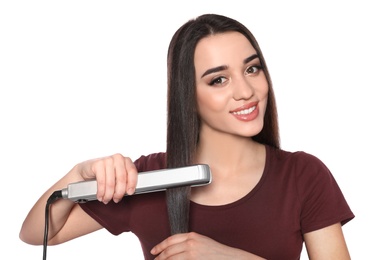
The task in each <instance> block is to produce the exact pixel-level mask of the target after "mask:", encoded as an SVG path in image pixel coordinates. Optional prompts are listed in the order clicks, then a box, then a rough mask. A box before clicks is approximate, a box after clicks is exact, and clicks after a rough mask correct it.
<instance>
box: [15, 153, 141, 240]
mask: <svg viewBox="0 0 372 260" xmlns="http://www.w3.org/2000/svg"><path fill="white" fill-rule="evenodd" d="M90 179H96V180H97V199H98V200H99V201H101V202H103V203H108V202H109V201H110V200H113V201H115V202H119V201H120V200H121V199H122V198H123V196H124V194H125V193H127V194H133V192H134V190H135V187H136V185H137V169H136V167H135V165H134V164H133V162H132V160H131V159H130V158H128V157H124V156H122V155H120V154H115V155H112V156H108V157H104V158H99V159H94V160H89V161H85V162H82V163H80V164H77V165H76V166H75V167H74V168H73V169H72V170H71V171H70V172H68V173H67V174H66V175H65V176H64V177H63V178H62V179H60V180H59V181H58V182H57V183H55V184H54V185H53V186H52V187H51V188H49V189H48V190H47V191H46V192H45V193H44V194H43V195H42V196H41V197H40V199H39V200H38V201H37V202H36V203H35V205H34V206H33V207H32V209H31V210H30V212H29V213H28V215H27V217H26V219H25V220H24V222H23V225H22V228H21V231H20V234H19V237H20V239H21V240H22V241H24V242H26V243H28V244H32V245H41V244H43V240H44V226H45V207H46V203H47V200H48V198H49V197H50V195H51V194H52V193H53V192H54V191H57V190H62V189H63V188H66V187H67V185H68V184H70V183H73V182H78V181H84V180H90ZM100 228H102V226H100V225H99V224H98V223H97V222H96V221H95V220H93V219H92V218H91V217H90V216H89V215H88V214H86V213H85V212H84V211H83V210H82V209H81V208H80V206H79V205H77V204H76V203H75V202H73V201H70V200H63V199H62V200H57V201H55V202H54V203H53V204H52V205H51V207H50V220H49V231H48V244H59V243H63V242H66V241H68V240H71V239H73V238H76V237H79V236H82V235H85V234H88V233H91V232H93V231H96V230H98V229H100Z"/></svg>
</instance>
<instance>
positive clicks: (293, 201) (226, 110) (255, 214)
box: [20, 14, 354, 259]
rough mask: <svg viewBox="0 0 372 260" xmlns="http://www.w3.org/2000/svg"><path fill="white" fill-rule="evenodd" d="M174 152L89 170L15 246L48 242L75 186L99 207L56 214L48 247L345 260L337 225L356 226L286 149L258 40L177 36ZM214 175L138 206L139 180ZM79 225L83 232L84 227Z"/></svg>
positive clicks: (219, 22)
mask: <svg viewBox="0 0 372 260" xmlns="http://www.w3.org/2000/svg"><path fill="white" fill-rule="evenodd" d="M167 64H168V104H167V105H168V107H167V108H168V111H167V112H168V119H167V120H168V122H167V148H166V151H165V152H156V153H151V154H148V155H144V156H140V157H139V158H138V159H136V160H134V161H132V159H131V158H129V157H127V156H123V155H121V154H114V155H111V156H107V157H103V158H97V159H93V160H88V161H83V162H81V163H79V164H77V165H75V166H74V167H73V168H72V169H71V170H70V171H69V172H68V173H67V174H66V175H65V176H63V177H62V178H61V179H60V180H59V181H57V182H56V183H55V184H54V185H53V186H52V187H50V188H49V189H48V190H47V191H46V192H45V193H44V194H43V195H42V196H41V197H40V199H39V200H38V201H37V202H36V203H35V205H34V206H33V208H32V209H31V211H30V212H29V214H28V215H27V217H26V219H25V220H24V222H23V225H22V228H21V232H20V238H21V239H22V240H23V241H24V242H26V243H29V244H36V245H37V244H42V242H43V232H42V230H43V225H44V223H43V221H42V220H43V216H44V206H45V204H46V201H47V199H48V197H49V194H51V193H52V192H53V191H54V190H60V189H62V188H64V187H66V186H67V185H68V184H69V183H72V182H77V181H84V180H89V179H96V180H97V185H98V187H97V198H98V200H97V201H90V202H87V203H85V204H75V203H73V202H71V201H64V200H60V201H57V202H56V203H55V204H54V205H53V212H52V213H53V214H52V215H51V218H50V223H51V226H50V233H49V237H48V243H49V244H51V245H56V244H61V243H63V242H66V241H69V240H71V239H74V238H77V237H81V236H84V235H86V234H89V233H91V232H93V231H97V230H99V229H102V228H105V229H106V230H108V231H109V232H111V233H112V234H114V235H118V234H121V233H124V232H129V231H130V232H133V233H134V234H135V235H136V236H137V237H138V239H139V240H140V242H141V246H142V250H143V255H144V257H145V259H153V258H154V257H155V256H156V259H172V257H179V258H183V259H201V258H202V259H217V258H219V259H247V258H249V259H299V258H300V255H301V251H302V248H303V243H305V245H306V250H307V253H308V255H309V257H310V258H314V259H315V258H321V259H350V255H349V252H348V248H347V245H346V242H345V239H344V237H343V231H342V225H344V224H345V223H347V222H348V221H350V220H351V219H353V218H354V214H353V212H352V211H351V210H350V208H349V206H348V203H347V201H346V200H345V198H344V196H343V194H342V192H341V189H340V188H339V186H338V184H337V182H336V180H335V179H334V177H333V175H332V174H331V172H330V171H329V169H328V168H327V167H326V165H325V164H324V163H323V162H322V161H321V160H320V159H318V158H317V157H315V156H314V155H311V154H309V153H305V152H289V151H285V150H283V149H281V147H280V142H279V130H278V122H277V119H278V117H277V108H276V102H275V96H274V91H273V87H272V83H271V78H270V74H269V71H268V68H267V66H266V62H265V59H264V57H263V54H262V52H261V49H260V47H259V45H258V43H257V42H256V40H255V38H254V36H253V35H252V34H251V32H250V31H249V30H248V29H247V28H246V27H245V26H244V25H243V24H241V23H240V22H238V21H237V20H234V19H232V18H229V17H226V16H222V15H218V14H205V15H201V16H198V17H196V18H194V19H191V20H189V21H188V22H186V23H185V24H183V25H182V26H181V27H180V28H179V29H178V30H177V31H176V33H175V34H174V36H173V38H172V40H171V42H170V45H169V49H168V63H167ZM192 164H208V165H209V166H210V168H211V170H212V174H213V181H212V183H211V184H210V185H208V186H203V187H195V188H192V189H191V188H190V187H180V188H173V189H169V190H167V191H166V192H157V193H154V194H143V195H136V196H125V197H124V195H125V194H127V195H131V194H133V192H134V189H135V188H136V183H137V174H138V172H142V171H150V170H157V169H163V168H173V167H181V166H188V165H192ZM81 223H83V224H81Z"/></svg>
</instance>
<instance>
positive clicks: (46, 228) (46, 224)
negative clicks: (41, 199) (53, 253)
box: [43, 190, 62, 260]
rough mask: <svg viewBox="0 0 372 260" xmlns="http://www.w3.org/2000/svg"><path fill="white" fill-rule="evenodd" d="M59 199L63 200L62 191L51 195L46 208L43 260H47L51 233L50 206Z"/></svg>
mask: <svg viewBox="0 0 372 260" xmlns="http://www.w3.org/2000/svg"><path fill="white" fill-rule="evenodd" d="M58 199H62V190H57V191H55V192H53V193H52V195H50V197H49V198H48V200H47V203H46V207H45V228H44V243H43V260H46V253H47V246H48V232H49V208H50V205H51V204H52V203H53V202H55V201H56V200H58Z"/></svg>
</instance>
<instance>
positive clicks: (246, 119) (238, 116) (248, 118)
mask: <svg viewBox="0 0 372 260" xmlns="http://www.w3.org/2000/svg"><path fill="white" fill-rule="evenodd" d="M252 108H254V110H253V111H252V112H250V113H249V114H237V113H238V112H239V111H244V110H250V109H252ZM230 114H231V115H233V116H234V117H235V118H236V119H238V120H240V121H244V122H249V121H252V120H254V119H256V118H257V116H258V115H259V109H258V101H257V102H251V103H249V104H245V105H243V106H241V107H238V108H236V109H234V110H232V111H230Z"/></svg>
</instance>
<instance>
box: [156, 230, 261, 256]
mask: <svg viewBox="0 0 372 260" xmlns="http://www.w3.org/2000/svg"><path fill="white" fill-rule="evenodd" d="M151 254H153V255H158V256H157V257H156V258H155V259H156V260H163V259H203V260H206V259H213V260H216V259H263V258H261V257H258V256H254V255H253V254H250V253H248V252H245V251H243V250H240V249H237V248H232V247H228V246H226V245H223V244H221V243H218V242H217V241H215V240H213V239H211V238H209V237H206V236H203V235H200V234H197V233H194V232H191V233H184V234H177V235H173V236H171V237H169V238H167V239H165V240H164V241H162V242H161V243H159V244H158V245H156V246H155V247H154V248H153V249H152V250H151Z"/></svg>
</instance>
